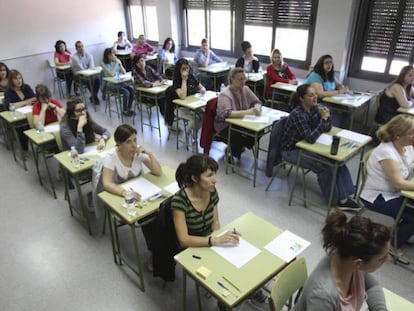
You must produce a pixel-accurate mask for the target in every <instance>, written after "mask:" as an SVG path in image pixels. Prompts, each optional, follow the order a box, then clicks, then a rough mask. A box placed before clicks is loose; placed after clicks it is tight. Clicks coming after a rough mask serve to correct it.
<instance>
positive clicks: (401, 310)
mask: <svg viewBox="0 0 414 311" xmlns="http://www.w3.org/2000/svg"><path fill="white" fill-rule="evenodd" d="M383 290H384V295H385V301H386V303H387V308H388V311H412V310H414V304H413V303H412V302H410V301H408V300H407V299H405V298H403V297H401V296H399V295H397V294H395V293H393V292H392V291H390V290H389V289H386V288H384V289H383Z"/></svg>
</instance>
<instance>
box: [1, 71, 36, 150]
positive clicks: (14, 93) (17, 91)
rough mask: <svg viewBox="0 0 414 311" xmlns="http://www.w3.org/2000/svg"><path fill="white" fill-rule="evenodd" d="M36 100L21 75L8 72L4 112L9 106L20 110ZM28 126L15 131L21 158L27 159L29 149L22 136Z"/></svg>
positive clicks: (24, 136)
mask: <svg viewBox="0 0 414 311" xmlns="http://www.w3.org/2000/svg"><path fill="white" fill-rule="evenodd" d="M35 100H36V97H35V94H34V92H33V89H32V88H31V87H30V85H28V84H25V83H24V80H23V76H22V74H21V73H20V72H19V71H17V70H15V69H12V70H10V71H9V87H8V88H7V89H6V91H5V92H4V107H5V109H6V110H10V106H13V107H14V108H21V107H24V106H31V105H32V104H33V102H34V101H35ZM28 129H29V126H28V125H27V126H21V127H19V128H18V129H17V133H18V135H19V141H20V144H21V146H22V149H23V151H24V152H23V156H24V157H25V158H26V157H27V150H28V147H29V141H28V138H27V136H26V135H25V134H24V131H25V130H28Z"/></svg>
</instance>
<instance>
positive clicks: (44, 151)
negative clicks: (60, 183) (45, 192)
mask: <svg viewBox="0 0 414 311" xmlns="http://www.w3.org/2000/svg"><path fill="white" fill-rule="evenodd" d="M40 152H41V153H42V158H43V163H44V164H45V169H46V174H47V178H48V179H49V184H50V187H51V188H52V193H53V197H54V198H55V199H57V196H56V190H55V186H54V184H53V180H52V174H50V170H49V166H48V165H47V158H46V150H45V149H44V148H43V147H41V150H40ZM39 178H40V176H39Z"/></svg>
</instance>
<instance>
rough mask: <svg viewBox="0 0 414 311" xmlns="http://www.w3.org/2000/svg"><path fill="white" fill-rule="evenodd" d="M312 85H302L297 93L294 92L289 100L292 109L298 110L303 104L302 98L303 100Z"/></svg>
mask: <svg viewBox="0 0 414 311" xmlns="http://www.w3.org/2000/svg"><path fill="white" fill-rule="evenodd" d="M310 87H311V85H310V84H309V83H305V84H301V85H299V86H298V88H297V89H296V92H293V93H292V94H291V95H290V99H289V105H290V107H292V108H296V107H297V106H300V105H301V104H302V101H301V98H303V97H304V96H305V94H306V92H307V91H308V88H310Z"/></svg>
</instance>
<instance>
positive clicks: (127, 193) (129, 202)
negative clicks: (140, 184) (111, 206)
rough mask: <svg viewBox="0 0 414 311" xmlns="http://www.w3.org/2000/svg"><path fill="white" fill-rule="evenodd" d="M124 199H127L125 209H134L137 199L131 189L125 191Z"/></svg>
mask: <svg viewBox="0 0 414 311" xmlns="http://www.w3.org/2000/svg"><path fill="white" fill-rule="evenodd" d="M124 199H125V208H130V207H134V205H135V198H134V192H133V191H132V190H131V189H126V190H125V193H124Z"/></svg>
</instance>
